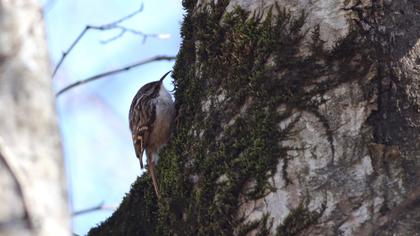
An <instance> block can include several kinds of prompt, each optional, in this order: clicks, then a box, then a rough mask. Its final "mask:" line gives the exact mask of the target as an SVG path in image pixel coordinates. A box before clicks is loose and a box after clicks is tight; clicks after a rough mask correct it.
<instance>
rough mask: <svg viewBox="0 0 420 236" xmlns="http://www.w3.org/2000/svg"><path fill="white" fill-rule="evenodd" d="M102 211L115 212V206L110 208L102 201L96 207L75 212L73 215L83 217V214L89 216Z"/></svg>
mask: <svg viewBox="0 0 420 236" xmlns="http://www.w3.org/2000/svg"><path fill="white" fill-rule="evenodd" d="M100 210H110V211H113V210H115V207H114V206H109V205H105V204H104V202H103V201H102V202H101V203H99V204H98V205H96V206H93V207H89V208H86V209H83V210H80V211H75V212H73V213H72V216H78V215H83V214H87V213H91V212H94V211H100Z"/></svg>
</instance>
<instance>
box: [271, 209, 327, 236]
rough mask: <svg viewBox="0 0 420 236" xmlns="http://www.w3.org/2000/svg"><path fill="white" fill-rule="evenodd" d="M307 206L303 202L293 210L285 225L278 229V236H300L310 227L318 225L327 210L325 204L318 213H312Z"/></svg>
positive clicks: (284, 222)
mask: <svg viewBox="0 0 420 236" xmlns="http://www.w3.org/2000/svg"><path fill="white" fill-rule="evenodd" d="M307 205H308V204H307V203H304V202H301V203H300V204H299V206H298V207H297V208H295V209H293V210H292V211H291V212H290V213H289V215H288V216H287V217H286V219H285V220H284V221H283V223H282V224H281V225H279V226H278V227H277V229H276V231H277V233H276V235H277V236H293V235H298V234H299V233H301V232H302V231H303V230H304V229H306V228H307V227H308V226H310V225H312V224H314V223H316V222H317V221H318V219H319V218H320V217H321V215H322V213H323V212H324V210H325V208H326V205H325V204H324V205H322V207H321V209H319V210H318V211H310V210H308V208H307V207H308V206H307Z"/></svg>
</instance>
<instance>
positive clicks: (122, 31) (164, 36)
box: [101, 25, 171, 44]
mask: <svg viewBox="0 0 420 236" xmlns="http://www.w3.org/2000/svg"><path fill="white" fill-rule="evenodd" d="M114 29H119V30H120V32H119V33H118V34H117V35H116V36H114V37H112V38H109V39H106V40H102V41H101V43H103V44H107V43H109V42H112V41H114V40H116V39H119V38H121V37H122V36H124V34H125V33H131V34H135V35H138V36H141V37H143V43H145V42H146V40H147V38H149V37H155V38H159V39H168V38H170V37H171V35H170V34H146V33H143V32H141V31H138V30H135V29H131V28H128V27H125V26H121V25H116V26H115V27H114Z"/></svg>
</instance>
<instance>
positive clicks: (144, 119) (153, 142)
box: [128, 71, 175, 198]
mask: <svg viewBox="0 0 420 236" xmlns="http://www.w3.org/2000/svg"><path fill="white" fill-rule="evenodd" d="M170 72H171V71H168V72H167V73H166V74H164V75H163V76H162V78H160V80H157V81H154V82H150V83H147V84H145V85H144V86H142V87H141V88H140V89H139V90H138V92H137V94H136V95H135V96H134V98H133V101H132V102H131V106H130V111H129V114H128V120H129V125H130V130H131V134H132V139H133V144H134V150H135V153H136V156H137V158H138V159H139V161H140V169H143V153H144V151H146V156H147V171H148V174H149V176H150V177H151V179H152V184H153V188H154V190H155V192H156V196H157V197H158V198H160V195H159V191H158V185H157V180H156V175H155V165H156V164H157V162H158V161H159V151H160V150H161V148H162V147H164V146H165V145H166V144H167V142H168V141H169V137H170V134H171V130H172V126H173V121H174V118H175V105H174V101H173V100H172V97H171V94H170V93H169V92H168V90H166V88H165V87H164V85H163V83H162V82H163V80H164V79H165V77H166V76H167V75H168V74H169V73H170Z"/></svg>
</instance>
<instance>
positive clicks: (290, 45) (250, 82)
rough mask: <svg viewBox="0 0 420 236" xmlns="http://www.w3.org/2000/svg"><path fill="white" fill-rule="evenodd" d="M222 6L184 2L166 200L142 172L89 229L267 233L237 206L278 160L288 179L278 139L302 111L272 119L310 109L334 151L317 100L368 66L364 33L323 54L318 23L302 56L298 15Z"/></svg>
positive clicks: (266, 223) (164, 159)
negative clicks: (117, 205) (116, 206)
mask: <svg viewBox="0 0 420 236" xmlns="http://www.w3.org/2000/svg"><path fill="white" fill-rule="evenodd" d="M228 3H229V1H226V0H219V1H217V4H214V3H213V4H210V5H209V7H208V8H207V9H206V11H194V12H193V8H194V6H195V5H196V1H184V7H186V10H187V15H186V16H185V19H184V24H183V26H182V37H183V43H182V47H181V50H180V52H179V54H178V59H177V62H176V65H175V68H174V78H175V88H176V92H175V97H176V106H177V110H178V116H177V120H176V128H175V131H174V135H173V137H172V139H171V142H170V144H169V145H168V146H167V148H165V149H164V150H163V151H162V152H161V160H160V163H159V165H158V167H157V169H158V183H159V187H160V191H161V193H162V195H163V199H162V200H161V201H160V202H159V203H157V202H156V200H155V199H154V197H153V196H152V194H153V190H152V189H151V187H150V182H148V177H144V176H143V177H141V178H140V179H139V180H138V181H137V182H136V184H135V185H133V188H132V190H131V193H130V194H129V195H128V196H127V197H126V198H125V199H124V201H123V203H122V204H121V206H120V208H119V209H118V210H117V211H116V212H115V213H114V215H113V216H112V217H111V218H110V219H108V220H107V221H106V222H104V223H103V224H102V225H101V226H99V227H97V228H95V229H93V230H92V231H91V232H90V234H89V235H175V234H176V235H232V234H233V233H234V230H235V229H239V228H240V229H242V231H241V230H239V231H240V232H247V230H252V229H255V228H258V230H259V232H260V233H261V234H262V235H266V234H268V232H269V230H270V229H271V223H270V220H269V216H268V215H265V216H264V217H263V218H262V219H261V221H259V222H252V223H245V217H241V216H238V214H239V213H238V209H239V208H240V206H241V203H242V202H243V201H251V200H255V199H258V198H261V197H263V196H265V195H267V194H269V193H270V192H272V191H274V190H275V187H274V186H272V185H271V184H270V181H268V180H269V179H270V177H272V176H273V175H274V174H275V173H276V170H277V165H278V163H279V160H283V163H284V168H283V176H284V178H285V180H286V182H290V180H289V179H288V178H287V171H286V170H287V168H286V167H287V163H288V160H289V159H290V158H293V157H288V156H287V151H288V150H290V149H291V147H287V146H283V145H282V141H284V140H287V139H288V137H289V136H290V135H292V134H291V132H292V130H293V126H294V124H295V123H296V122H297V121H298V120H299V117H297V118H295V119H292V121H291V122H288V125H287V127H285V128H283V129H280V128H279V126H278V124H279V123H281V122H282V121H286V120H289V121H290V119H291V117H292V115H293V114H294V113H296V112H300V111H306V112H310V113H312V114H314V115H315V116H317V117H318V118H319V120H320V121H321V122H322V123H323V124H324V128H325V130H326V133H327V136H328V140H329V141H330V144H331V148H332V151H333V153H334V144H333V141H332V132H333V131H332V130H331V128H330V126H329V124H328V121H327V119H326V118H325V117H323V116H322V114H321V113H319V112H318V106H319V105H320V104H322V103H323V102H325V101H324V100H323V99H322V95H323V94H324V93H325V92H327V91H328V90H330V89H332V88H334V87H336V86H338V85H339V84H341V83H345V82H349V81H352V80H355V79H357V78H362V77H363V75H364V74H366V73H367V71H368V70H369V68H370V65H371V64H372V62H371V59H370V58H369V54H370V53H369V51H368V49H367V48H369V47H366V45H365V44H364V41H363V40H362V39H361V38H360V37H359V35H360V34H359V33H358V32H356V31H355V32H354V33H352V34H350V35H349V36H348V37H346V38H345V39H343V40H341V41H340V42H338V43H337V46H336V47H335V49H334V50H332V51H329V52H327V51H324V50H323V49H322V45H323V42H322V40H320V39H319V29H314V30H312V31H310V32H307V33H310V34H312V38H313V42H312V44H310V45H309V46H310V48H311V50H312V54H311V55H309V56H302V55H301V54H300V53H299V50H300V48H301V47H302V43H303V39H304V37H305V33H304V32H302V30H301V28H302V26H303V24H304V22H305V19H306V18H305V13H304V12H302V14H301V16H300V17H292V16H291V14H290V13H289V12H288V11H287V10H285V9H281V8H279V7H278V6H273V7H272V8H271V9H269V10H267V11H266V12H264V13H263V14H264V17H262V14H261V15H258V14H253V15H251V14H250V13H248V12H246V11H244V10H242V9H240V8H237V9H235V10H234V11H232V12H230V13H225V8H226V6H227V5H228ZM361 83H363V81H361ZM279 106H283V107H284V108H285V109H282V111H278V108H279ZM299 217H303V218H304V219H312V215H311V214H310V213H309V212H308V211H305V210H299V209H298V210H296V211H294V213H293V216H290V219H295V220H296V219H297V220H299V219H303V218H299ZM288 219H289V218H288ZM293 222H294V221H292V220H289V221H287V220H286V222H285V223H284V224H283V226H281V227H279V228H277V230H278V232H286V231H285V230H286V229H288V230H289V231H290V230H292V231H293V232H295V230H294V229H295V228H296V227H297V226H296V227H295V226H293V225H294V224H293ZM305 222H307V224H310V223H311V222H313V221H312V220H305ZM118 224H124V225H118ZM253 227H255V228H253ZM283 229H284V230H283ZM296 229H299V228H296ZM292 231H290V232H292ZM264 232H266V234H265V233H264ZM279 234H280V233H279Z"/></svg>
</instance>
